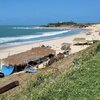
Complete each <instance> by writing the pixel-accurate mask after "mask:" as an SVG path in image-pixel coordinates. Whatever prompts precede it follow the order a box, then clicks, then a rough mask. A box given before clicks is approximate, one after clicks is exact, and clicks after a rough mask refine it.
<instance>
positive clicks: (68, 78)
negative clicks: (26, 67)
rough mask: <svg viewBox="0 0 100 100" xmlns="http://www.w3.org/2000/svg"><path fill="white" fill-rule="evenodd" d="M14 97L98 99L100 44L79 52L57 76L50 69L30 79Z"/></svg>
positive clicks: (19, 99)
mask: <svg viewBox="0 0 100 100" xmlns="http://www.w3.org/2000/svg"><path fill="white" fill-rule="evenodd" d="M16 97H17V98H16V99H15V98H14V97H13V98H14V99H13V100H100V45H97V46H96V47H93V48H92V49H91V50H88V52H86V53H82V54H81V56H80V57H79V58H76V59H75V60H74V61H73V64H72V66H71V67H70V69H69V70H65V71H64V72H62V73H60V74H59V75H58V77H53V75H52V74H50V73H49V74H44V75H39V76H38V77H37V79H36V80H35V81H29V84H28V85H27V88H26V89H25V90H24V91H23V92H22V93H20V94H19V95H18V96H16ZM1 100H4V99H1ZM5 100H6V99H5ZM8 100H10V99H8Z"/></svg>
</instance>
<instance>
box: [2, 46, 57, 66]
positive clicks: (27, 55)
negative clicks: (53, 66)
mask: <svg viewBox="0 0 100 100" xmlns="http://www.w3.org/2000/svg"><path fill="white" fill-rule="evenodd" d="M49 54H55V51H54V50H52V49H50V48H42V47H36V48H32V49H31V50H29V51H26V52H22V53H19V54H15V55H12V56H8V57H7V58H5V59H3V60H4V62H5V64H11V65H19V64H26V63H28V62H29V61H35V60H37V59H39V58H42V57H44V56H48V55H49Z"/></svg>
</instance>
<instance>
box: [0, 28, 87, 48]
mask: <svg viewBox="0 0 100 100" xmlns="http://www.w3.org/2000/svg"><path fill="white" fill-rule="evenodd" d="M83 31H85V30H84V29H44V28H39V27H36V26H0V48H2V47H9V46H17V45H22V44H29V43H36V42H40V41H46V40H51V39H56V38H60V37H65V36H69V35H74V34H78V33H80V32H83Z"/></svg>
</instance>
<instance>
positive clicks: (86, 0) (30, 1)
mask: <svg viewBox="0 0 100 100" xmlns="http://www.w3.org/2000/svg"><path fill="white" fill-rule="evenodd" d="M58 21H75V22H79V23H87V22H91V23H93V22H100V0H0V24H1V25H40V24H47V23H48V22H58Z"/></svg>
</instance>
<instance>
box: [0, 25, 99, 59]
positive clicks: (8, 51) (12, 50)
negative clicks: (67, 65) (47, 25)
mask: <svg viewBox="0 0 100 100" xmlns="http://www.w3.org/2000/svg"><path fill="white" fill-rule="evenodd" d="M86 29H90V30H89V33H91V34H90V35H87V32H86V33H80V34H76V35H71V36H66V37H63V38H58V39H54V40H49V41H44V42H38V43H33V44H27V45H21V46H15V47H7V48H1V49H0V59H3V58H7V57H8V56H10V55H13V54H18V53H21V52H25V51H27V50H30V49H32V48H34V47H40V46H41V45H45V46H48V45H49V46H51V47H52V49H54V50H56V53H58V52H60V50H61V49H60V48H61V44H62V43H64V42H65V43H71V53H75V52H78V51H80V50H83V49H85V48H87V47H88V46H89V45H87V46H86V45H85V46H75V45H73V39H74V38H77V37H78V38H92V37H95V38H96V39H100V35H99V32H100V24H96V25H92V26H89V27H87V28H86Z"/></svg>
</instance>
